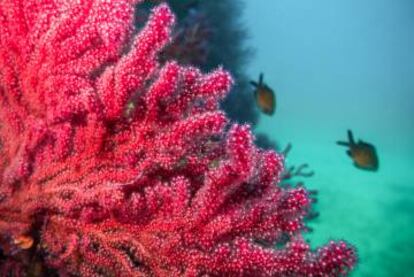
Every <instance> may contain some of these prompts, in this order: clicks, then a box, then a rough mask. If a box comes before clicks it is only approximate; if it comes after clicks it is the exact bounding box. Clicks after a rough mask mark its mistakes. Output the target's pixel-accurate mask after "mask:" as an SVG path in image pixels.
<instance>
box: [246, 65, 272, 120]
mask: <svg viewBox="0 0 414 277" xmlns="http://www.w3.org/2000/svg"><path fill="white" fill-rule="evenodd" d="M250 84H252V85H253V86H254V87H255V90H254V97H255V99H256V104H257V106H258V107H259V109H260V110H261V111H262V112H263V113H265V114H267V115H273V113H274V112H275V108H276V95H275V92H274V91H273V90H272V89H271V88H270V87H269V86H268V85H266V84H265V83H264V82H263V73H260V77H259V82H258V83H257V82H255V81H250Z"/></svg>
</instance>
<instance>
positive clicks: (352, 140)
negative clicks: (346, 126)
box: [348, 130, 355, 145]
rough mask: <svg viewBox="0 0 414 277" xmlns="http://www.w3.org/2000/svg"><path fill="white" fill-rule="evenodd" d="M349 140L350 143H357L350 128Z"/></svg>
mask: <svg viewBox="0 0 414 277" xmlns="http://www.w3.org/2000/svg"><path fill="white" fill-rule="evenodd" d="M348 140H349V144H350V145H355V140H354V135H353V134H352V131H351V130H348Z"/></svg>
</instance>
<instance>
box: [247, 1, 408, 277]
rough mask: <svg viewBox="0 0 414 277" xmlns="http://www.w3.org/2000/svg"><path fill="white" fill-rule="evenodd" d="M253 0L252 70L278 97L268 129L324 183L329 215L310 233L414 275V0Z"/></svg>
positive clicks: (383, 272) (261, 126)
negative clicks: (356, 142)
mask: <svg viewBox="0 0 414 277" xmlns="http://www.w3.org/2000/svg"><path fill="white" fill-rule="evenodd" d="M244 2H245V3H244V4H245V9H244V11H243V15H242V16H243V21H242V23H243V24H245V26H246V28H247V30H248V33H249V39H248V40H247V42H246V43H247V44H248V45H249V46H252V47H253V48H254V49H255V53H254V55H253V58H252V60H251V62H250V65H249V66H248V68H247V69H246V71H247V73H248V75H249V76H251V78H252V79H253V80H257V79H258V76H259V74H260V73H261V72H263V73H264V80H265V82H266V84H268V85H269V86H270V87H272V88H273V89H274V90H275V92H276V98H277V103H276V112H275V114H274V115H273V116H271V117H269V116H266V115H261V116H260V119H259V123H258V126H257V129H256V130H257V131H258V132H263V133H265V134H267V135H268V136H269V137H270V138H271V139H272V140H275V141H277V143H278V144H279V145H280V146H281V147H282V148H283V146H284V145H287V144H288V143H289V142H290V143H292V145H293V149H292V151H291V153H290V154H289V155H288V161H287V162H288V163H289V162H292V163H296V164H298V163H305V162H306V163H309V165H310V167H311V169H312V170H314V171H315V175H314V176H313V177H312V178H308V179H306V181H305V185H306V187H308V188H310V189H316V190H318V197H317V198H318V203H316V207H315V208H316V210H317V211H319V213H320V215H319V216H318V217H317V218H315V219H313V220H312V221H310V222H309V225H310V226H311V227H312V228H313V229H314V230H315V232H312V233H309V235H307V238H308V239H309V240H310V242H311V244H312V245H314V246H316V245H321V244H323V243H326V242H327V241H328V240H329V239H331V238H344V239H346V240H347V241H349V242H350V243H352V244H354V245H355V246H356V247H357V249H358V256H359V264H358V266H357V267H356V268H355V270H354V271H353V273H352V274H351V276H354V277H359V276H376V277H380V276H414V120H413V119H414V52H413V49H414V36H413V35H414V34H413V30H414V2H413V1H411V0H398V1H391V0H364V1H359V0H336V1H330V0H313V1H304V0H302V1H299V0H296V1H292V0H255V1H250V0H249V1H248V0H245V1H244ZM252 99H253V98H252ZM252 101H253V100H252ZM347 129H351V130H352V131H353V133H354V136H355V138H356V139H359V138H361V139H363V140H366V141H368V142H370V143H372V144H374V145H375V147H376V149H377V153H378V156H379V170H378V171H377V172H370V171H364V170H360V169H357V168H356V167H355V166H354V165H353V164H352V160H351V159H350V158H349V157H348V156H347V155H346V153H345V148H343V147H341V146H338V145H336V143H335V142H336V141H337V140H346V130H347Z"/></svg>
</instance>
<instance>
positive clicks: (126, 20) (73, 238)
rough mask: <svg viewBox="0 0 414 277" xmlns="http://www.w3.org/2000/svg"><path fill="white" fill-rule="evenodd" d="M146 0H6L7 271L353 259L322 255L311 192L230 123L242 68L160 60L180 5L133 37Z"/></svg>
mask: <svg viewBox="0 0 414 277" xmlns="http://www.w3.org/2000/svg"><path fill="white" fill-rule="evenodd" d="M133 2H134V1H127V0H122V1H105V0H99V1H98V0H88V1H53V0H48V1H27V0H25V1H23V0H21V1H16V0H9V1H6V0H4V1H2V3H1V6H0V26H1V30H2V31H1V36H0V104H1V109H0V118H1V125H0V128H1V129H0V138H1V159H2V160H1V165H0V173H1V175H0V176H1V183H0V245H1V249H2V252H3V256H4V257H3V260H5V261H4V262H2V263H1V262H0V268H1V269H2V270H3V273H4V272H6V271H7V270H14V273H15V274H16V275H18V274H21V273H22V272H24V271H26V272H28V271H31V270H34V269H33V267H36V266H37V264H38V263H39V262H42V263H44V264H45V265H47V266H48V267H51V268H54V269H55V270H56V271H57V272H58V273H60V274H62V275H67V274H75V275H77V274H80V275H82V276H97V275H103V276H132V275H134V276H135V275H137V276H142V275H143V276H180V275H185V276H200V275H203V274H209V275H238V276H241V275H243V276H248V275H254V276H257V275H269V276H270V275H271V276H280V275H282V276H287V275H295V276H297V275H300V276H304V275H309V276H310V275H312V276H327V275H329V276H334V275H340V274H345V273H346V272H348V270H349V269H350V268H351V267H352V265H353V264H354V261H355V255H354V251H353V249H352V248H351V247H349V246H348V245H346V244H344V243H343V242H338V243H332V244H329V245H328V246H325V247H324V248H322V249H320V250H318V251H317V252H310V251H309V247H308V246H307V244H306V243H305V242H304V241H303V239H302V238H301V234H300V231H301V229H302V227H303V226H302V225H303V224H302V219H303V216H304V214H305V213H306V210H307V207H308V205H309V198H308V195H307V193H306V191H305V190H304V189H302V188H301V189H290V190H288V189H282V188H280V187H278V186H277V185H276V183H277V182H278V181H279V178H280V176H279V175H280V173H281V172H282V162H281V157H280V156H279V155H277V154H276V153H273V152H265V151H262V150H260V149H257V148H256V147H255V146H254V144H253V137H252V135H251V133H250V130H249V128H248V127H247V126H239V125H233V126H231V127H230V128H229V129H227V128H226V125H227V119H226V117H225V115H224V114H223V113H222V112H220V111H219V110H218V102H219V100H220V99H222V98H223V97H224V96H225V94H226V93H227V91H228V90H229V88H230V86H231V83H232V79H231V77H230V76H229V74H228V73H227V72H225V71H223V70H221V69H218V70H217V71H214V72H212V73H210V74H206V75H205V74H202V73H201V72H199V71H198V70H197V69H194V68H191V67H182V66H180V65H178V64H176V63H174V62H169V63H166V64H165V65H164V66H163V67H162V68H160V66H159V64H158V63H157V55H158V53H159V52H160V51H161V49H162V48H163V47H164V46H165V44H166V43H168V41H169V36H170V27H171V25H172V24H173V21H174V17H173V15H172V14H171V12H170V10H169V8H168V7H167V6H166V5H161V6H159V7H158V8H156V9H155V10H154V11H153V13H152V16H151V17H150V19H149V22H148V23H147V25H146V27H145V28H143V30H141V32H140V33H139V34H138V35H137V36H136V37H135V38H134V39H132V38H131V35H132V31H133V30H132V29H131V27H130V26H131V21H132V15H133V4H134V3H133ZM286 235H288V237H289V239H288V242H287V243H285V244H283V245H282V247H281V248H280V249H277V248H274V246H275V244H276V243H279V244H281V242H282V241H283V240H284V238H285V237H286ZM22 236H23V237H24V238H27V239H28V240H30V239H33V240H34V243H33V247H32V248H31V249H27V250H26V249H22V248H21V247H19V244H17V243H16V238H19V237H22ZM29 256H34V257H36V259H35V261H36V266H33V265H30V261H32V262H33V259H28V257H29ZM0 258H1V256H0ZM39 259H40V260H39ZM28 264H29V265H28ZM37 271H39V270H38V269H37Z"/></svg>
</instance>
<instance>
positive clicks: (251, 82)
mask: <svg viewBox="0 0 414 277" xmlns="http://www.w3.org/2000/svg"><path fill="white" fill-rule="evenodd" d="M250 84H251V85H252V86H254V87H256V88H257V87H258V86H259V84H258V83H256V82H255V81H250Z"/></svg>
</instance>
